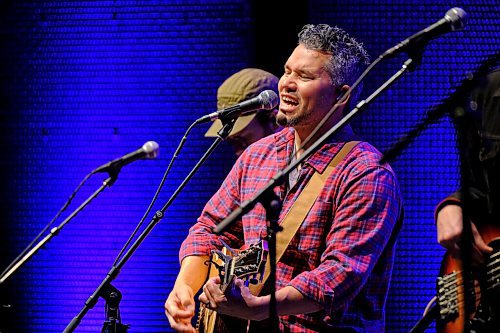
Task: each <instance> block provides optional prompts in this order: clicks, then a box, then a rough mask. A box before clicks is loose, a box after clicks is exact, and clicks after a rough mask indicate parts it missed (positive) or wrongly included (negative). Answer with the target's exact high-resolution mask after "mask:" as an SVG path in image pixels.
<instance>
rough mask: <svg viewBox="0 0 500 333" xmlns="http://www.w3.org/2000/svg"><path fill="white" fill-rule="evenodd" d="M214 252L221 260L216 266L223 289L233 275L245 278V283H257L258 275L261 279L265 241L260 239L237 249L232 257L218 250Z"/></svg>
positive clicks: (265, 247)
mask: <svg viewBox="0 0 500 333" xmlns="http://www.w3.org/2000/svg"><path fill="white" fill-rule="evenodd" d="M214 252H215V253H216V254H217V255H218V256H219V259H220V260H222V261H223V263H222V265H220V266H219V267H218V269H219V276H220V277H221V281H222V286H221V287H222V289H225V288H226V287H227V286H228V284H230V283H231V282H232V280H233V279H234V278H235V277H236V278H240V279H246V283H247V284H248V282H250V283H254V284H256V283H258V279H257V277H258V276H259V280H260V279H262V277H263V275H264V267H265V263H266V259H267V252H268V248H267V242H266V241H264V240H262V241H260V242H259V243H257V244H253V245H251V246H250V247H248V248H247V249H245V250H241V251H238V252H237V254H236V255H234V256H232V257H231V256H230V255H226V254H222V253H220V251H214ZM223 252H224V251H223ZM226 252H227V251H226ZM230 252H234V251H230Z"/></svg>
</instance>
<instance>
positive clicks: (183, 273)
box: [175, 256, 209, 294]
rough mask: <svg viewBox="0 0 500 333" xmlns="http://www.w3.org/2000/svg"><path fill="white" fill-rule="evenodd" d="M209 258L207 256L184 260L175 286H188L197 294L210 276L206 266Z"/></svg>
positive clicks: (190, 257) (189, 257)
mask: <svg viewBox="0 0 500 333" xmlns="http://www.w3.org/2000/svg"><path fill="white" fill-rule="evenodd" d="M208 259H209V257H207V256H188V257H185V258H184V259H183V260H182V263H181V269H180V270H179V274H178V275H177V279H176V281H175V284H176V285H178V284H180V283H182V284H184V285H188V286H189V287H191V289H192V290H193V294H196V293H197V292H198V290H200V288H201V287H202V286H203V284H204V283H205V281H206V279H207V276H208V266H207V265H205V261H207V260H208Z"/></svg>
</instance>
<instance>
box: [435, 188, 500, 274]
mask: <svg viewBox="0 0 500 333" xmlns="http://www.w3.org/2000/svg"><path fill="white" fill-rule="evenodd" d="M434 216H435V220H436V227H437V240H438V243H439V244H440V245H441V246H443V247H444V248H445V249H447V250H448V251H449V253H450V255H451V256H453V257H455V258H459V257H460V245H461V244H460V243H461V241H462V233H463V216H462V206H461V201H460V199H458V198H457V196H456V195H452V196H449V197H447V198H446V199H444V200H443V201H441V203H439V204H438V205H437V207H436V211H435V214H434ZM471 231H472V239H473V243H472V256H471V258H472V262H473V263H475V264H481V263H483V262H484V260H485V256H486V255H487V254H489V253H491V252H492V251H493V249H492V248H491V247H490V246H488V245H487V244H486V243H485V242H484V240H483V238H482V237H481V235H480V233H479V231H478V229H477V227H476V225H475V224H474V223H473V222H471Z"/></svg>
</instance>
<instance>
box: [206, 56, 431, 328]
mask: <svg viewBox="0 0 500 333" xmlns="http://www.w3.org/2000/svg"><path fill="white" fill-rule="evenodd" d="M412 57H414V56H413V55H412V56H411V57H410V58H408V59H407V60H406V61H405V62H404V64H403V66H402V68H401V69H400V70H399V71H397V72H396V73H395V74H394V75H393V76H391V77H390V78H389V79H388V80H387V81H386V82H384V83H383V84H382V85H381V86H380V87H379V88H378V89H377V90H376V91H374V92H373V93H372V94H371V95H370V96H369V97H368V98H367V99H366V100H363V101H361V102H359V103H358V104H357V105H356V107H355V108H354V109H352V110H351V111H350V112H349V113H348V114H347V115H345V116H344V117H343V118H342V119H341V120H340V121H339V122H338V123H337V124H335V125H334V126H333V127H332V128H331V129H329V130H328V131H327V132H326V133H325V134H323V135H322V136H321V137H320V138H319V139H318V140H317V141H316V142H314V143H313V144H312V145H311V146H310V147H309V148H308V149H307V150H305V151H304V153H303V154H302V155H301V156H300V157H298V158H297V159H295V160H294V161H293V162H291V163H290V164H289V165H288V166H287V167H286V168H285V169H284V170H282V171H281V172H278V174H276V175H275V176H274V177H273V178H271V180H270V181H269V183H268V184H267V185H266V186H265V187H264V188H263V189H262V190H260V191H259V192H258V193H257V194H256V195H255V196H254V197H253V198H252V199H250V200H247V201H245V202H243V203H242V204H241V205H240V207H238V208H237V209H236V210H234V211H233V212H232V213H231V214H229V216H228V217H226V218H225V219H224V220H223V221H221V223H219V224H218V225H217V226H216V227H215V228H214V229H213V231H214V233H215V234H221V233H222V232H224V230H225V229H226V228H227V227H228V226H229V225H231V224H232V223H234V222H235V221H237V220H238V219H239V218H240V217H241V216H242V215H244V214H246V213H248V212H249V211H250V210H251V209H252V208H253V207H254V206H255V205H256V204H257V203H258V202H261V203H262V204H263V205H264V207H268V206H271V204H266V201H268V198H269V197H270V196H272V195H274V192H273V190H272V189H273V188H274V187H276V186H279V185H281V184H283V182H284V181H285V180H286V179H287V175H288V174H289V173H290V172H291V171H292V170H294V169H295V168H297V166H298V165H299V164H301V163H302V162H303V161H304V160H305V159H306V158H308V157H309V156H310V155H312V154H313V153H314V152H315V151H317V150H318V149H319V148H320V147H321V146H322V145H324V144H325V143H326V142H327V140H328V138H330V137H331V136H332V135H334V134H335V133H337V132H338V131H339V130H340V129H341V128H343V127H344V126H345V125H347V124H348V123H349V122H350V121H351V119H352V118H353V117H354V116H356V115H357V114H358V113H360V112H361V111H364V110H365V109H366V108H367V106H368V105H369V104H370V103H371V101H372V100H374V99H375V98H376V97H378V96H379V95H380V93H382V92H383V91H384V90H386V89H387V88H388V87H390V86H391V85H392V84H393V83H395V82H396V81H397V79H399V78H400V77H401V76H402V75H403V74H404V73H405V72H406V71H407V70H409V71H413V70H414V69H415V66H416V65H417V64H418V63H420V57H421V54H419V55H418V56H417V58H418V59H417V60H416V61H414V60H413V59H412ZM333 107H336V106H333ZM266 210H267V209H266ZM268 214H269V213H268ZM270 223H271V222H270ZM271 229H272V228H271ZM276 230H277V229H276V228H274V229H272V230H271V232H270V235H269V236H270V241H269V257H270V258H269V260H271V266H270V267H271V272H270V275H269V281H270V284H271V285H270V289H271V295H270V296H271V301H270V305H269V315H270V320H271V322H272V324H273V329H274V330H275V331H276V332H278V331H279V326H278V325H279V319H278V315H277V309H276V295H275V290H276V262H275V258H274V259H273V258H271V255H272V254H273V255H275V254H276V248H275V246H276V240H275V231H276Z"/></svg>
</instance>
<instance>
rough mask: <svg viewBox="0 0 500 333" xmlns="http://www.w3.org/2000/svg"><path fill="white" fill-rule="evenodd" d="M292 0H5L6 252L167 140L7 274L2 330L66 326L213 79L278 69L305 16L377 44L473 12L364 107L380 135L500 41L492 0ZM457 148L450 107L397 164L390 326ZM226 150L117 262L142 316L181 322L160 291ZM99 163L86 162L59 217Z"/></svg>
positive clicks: (92, 317)
mask: <svg viewBox="0 0 500 333" xmlns="http://www.w3.org/2000/svg"><path fill="white" fill-rule="evenodd" d="M287 6H289V7H287V8H288V9H286V10H285V9H284V10H283V12H285V13H292V12H294V9H297V10H295V11H300V13H295V14H290V15H280V14H279V13H276V14H270V12H269V10H268V9H267V6H266V4H265V3H264V2H260V1H257V2H252V1H244V0H219V1H201V0H199V1H195V0H187V1H69V2H61V1H44V2H31V1H29V2H27V1H17V2H5V3H4V4H2V5H0V18H1V20H0V34H1V38H0V39H1V41H0V46H1V52H0V63H1V67H0V69H1V72H0V77H1V86H0V89H1V90H0V98H1V99H0V108H1V115H0V117H1V118H0V120H1V121H0V130H1V133H0V138H1V142H0V144H1V148H2V149H1V152H0V158H1V159H0V167H1V170H0V171H1V193H0V199H1V203H0V205H1V206H0V207H1V211H2V215H1V217H0V218H1V234H2V235H1V236H0V237H1V244H0V246H1V256H0V264H1V267H0V268H2V269H3V268H4V267H5V266H6V265H7V264H8V263H9V262H10V261H11V260H12V259H13V258H14V257H15V256H16V255H17V254H18V253H19V252H20V251H21V250H22V249H23V248H24V247H25V246H26V245H27V244H28V243H29V242H30V241H31V240H32V239H33V238H34V237H35V236H36V235H37V234H38V233H39V232H40V230H42V228H43V227H44V226H46V225H47V223H48V222H49V221H50V220H51V219H52V218H53V217H54V215H55V214H56V212H57V211H58V210H59V208H61V206H62V205H63V203H64V202H65V201H66V200H67V199H68V197H69V196H70V194H71V193H72V191H73V190H74V189H75V188H76V186H77V185H78V184H79V183H80V181H81V180H82V179H83V178H84V177H85V175H87V174H88V173H89V172H90V171H91V170H92V169H94V168H95V167H97V166H99V165H101V164H103V163H105V162H107V161H109V160H111V159H114V158H116V157H119V156H121V155H123V154H126V153H128V152H131V151H133V150H135V149H137V148H139V147H140V146H141V145H142V144H143V143H144V142H146V141H148V140H154V141H157V142H158V143H159V144H160V156H159V157H158V158H157V159H156V160H151V161H149V160H148V161H140V162H135V163H133V164H130V165H128V166H127V167H125V168H124V169H123V170H122V171H121V173H120V175H119V178H118V180H117V181H116V183H115V184H114V185H113V186H112V187H110V188H108V189H106V190H105V191H104V192H103V193H102V194H101V195H100V196H99V197H98V198H96V199H95V200H94V201H93V202H92V203H91V204H90V205H89V206H88V207H87V208H86V209H85V210H84V211H83V212H82V213H80V214H79V215H78V216H77V217H76V218H74V219H73V220H72V221H71V222H70V223H69V224H67V225H66V227H65V228H64V229H63V230H62V231H61V233H60V234H59V235H58V236H57V237H55V238H53V239H52V240H51V241H50V243H48V244H47V245H46V246H45V247H44V248H43V249H42V250H41V251H40V252H39V253H37V254H36V255H35V256H34V257H33V258H32V260H30V261H29V262H28V263H27V264H26V265H24V266H23V267H22V268H21V269H20V270H19V271H18V272H17V273H16V274H15V275H13V276H12V277H11V278H10V279H9V280H8V281H7V282H6V283H5V284H3V285H2V286H0V287H1V291H2V299H1V300H0V301H2V303H8V304H11V307H10V308H8V309H2V322H0V327H2V325H3V326H8V328H9V330H7V331H8V332H60V331H62V330H63V329H64V327H66V325H67V324H68V323H69V322H70V321H71V319H72V318H73V317H74V316H75V315H76V314H77V313H78V312H79V311H80V309H81V308H82V307H83V305H84V302H85V300H86V299H87V298H88V297H89V296H90V295H91V293H92V292H93V291H94V290H95V288H96V287H97V286H98V284H99V282H100V281H101V280H102V279H103V278H104V276H105V274H106V273H107V272H108V270H109V268H110V267H111V264H112V263H113V261H114V259H115V257H116V255H117V254H118V252H119V250H120V249H121V247H122V246H123V244H124V243H125V241H126V240H127V238H128V236H129V235H130V234H131V232H132V231H133V230H134V228H135V227H136V225H137V223H138V222H139V220H140V219H141V217H142V215H143V214H144V212H145V210H146V208H147V206H148V204H149V202H150V201H151V199H152V197H153V194H154V192H155V190H156V187H157V186H158V184H159V183H160V180H161V177H162V175H163V173H164V171H165V170H166V167H167V164H168V161H169V160H170V158H171V156H172V154H173V153H174V151H175V149H176V147H177V145H178V143H179V142H180V140H181V138H182V136H183V135H184V132H185V131H186V129H187V128H188V126H189V125H190V124H191V123H192V122H193V121H194V120H195V119H197V118H198V117H199V116H201V115H203V114H206V113H209V112H212V111H214V110H215V109H216V101H215V96H216V90H217V87H218V85H219V84H220V83H222V81H223V80H224V79H225V78H226V77H227V76H229V75H230V74H232V73H233V72H235V71H237V70H239V69H241V68H243V67H249V66H256V67H261V68H264V69H267V70H270V71H272V72H273V73H275V74H276V75H278V76H280V75H281V70H282V67H281V66H282V64H283V62H284V60H285V59H286V57H287V56H288V54H289V51H291V50H292V49H293V48H294V46H295V42H296V39H295V36H296V34H297V32H298V30H299V28H300V26H301V24H303V23H305V22H311V23H329V24H332V25H339V26H340V27H342V28H344V29H345V30H347V31H348V32H350V33H352V34H353V35H355V36H357V37H358V39H359V40H360V41H362V42H363V43H364V44H365V46H366V47H367V49H368V51H369V52H370V54H371V55H372V58H373V59H374V58H376V57H377V56H378V55H379V54H381V53H382V52H383V51H384V50H386V49H388V48H389V47H391V46H393V45H394V44H396V43H397V42H399V41H401V40H403V39H405V38H406V37H408V36H410V35H412V34H413V33H415V32H417V31H419V30H421V29H423V28H424V27H426V26H428V25H430V24H432V23H434V22H435V21H437V20H438V19H440V18H442V17H443V16H444V14H445V12H446V11H447V10H448V9H449V8H451V7H454V6H459V7H462V8H463V9H464V10H465V11H467V13H468V14H469V20H468V23H467V27H466V29H464V30H463V31H460V32H453V33H450V34H447V35H444V36H442V37H439V38H437V39H436V40H434V41H432V42H431V43H429V45H428V46H427V47H426V50H425V52H424V54H423V59H422V64H421V65H420V66H419V67H418V68H417V70H415V71H414V72H412V73H407V74H406V75H405V76H404V77H403V78H402V79H401V80H400V81H398V83H397V84H396V85H394V86H393V87H391V88H390V89H389V90H388V91H386V92H385V93H384V94H383V95H382V96H380V97H379V98H378V99H377V100H376V101H375V102H374V103H373V104H372V105H371V106H370V107H369V109H368V110H367V111H365V112H364V113H363V114H362V115H361V116H360V117H358V118H356V119H355V121H354V126H355V128H356V129H357V131H358V132H359V133H360V134H361V135H362V136H364V137H365V138H366V139H368V140H370V141H372V142H373V143H374V144H375V145H376V146H377V147H378V148H379V149H380V150H382V151H384V150H386V149H388V148H389V147H390V146H391V145H392V144H393V143H394V142H396V141H397V139H398V138H399V137H400V136H402V135H403V134H405V133H407V132H408V131H409V130H410V129H411V128H413V126H415V124H416V123H417V122H418V121H419V120H421V119H423V118H424V115H425V111H426V110H428V109H429V108H430V107H432V106H433V105H437V104H439V102H440V101H442V99H444V98H445V97H447V96H448V95H449V94H450V93H452V92H453V91H454V89H455V87H456V86H457V85H458V84H459V83H460V82H461V81H462V80H463V79H464V78H465V75H466V74H467V73H468V72H471V71H473V70H474V69H475V68H476V67H477V65H478V64H479V63H480V61H481V60H483V59H484V58H485V57H486V56H487V55H489V54H491V53H493V52H494V51H498V49H499V42H498V40H499V34H500V15H499V14H500V10H499V6H498V3H497V2H496V1H494V0H489V1H469V0H467V1H427V0H425V1H413V2H411V1H400V2H396V1H386V0H384V1H379V2H378V3H377V4H372V3H370V2H368V1H351V2H350V3H347V2H346V1H320V0H314V1H312V0H311V1H309V2H303V3H302V4H300V5H297V6H298V7H296V8H294V7H293V6H292V3H290V4H288V5H287ZM263 12H265V13H267V14H265V15H263ZM273 13H274V12H273ZM282 27H287V29H286V30H284V29H282ZM273 45H275V46H276V47H273ZM404 60H405V57H404V55H402V56H401V57H397V58H396V59H392V60H390V61H386V62H384V63H383V64H381V65H379V66H378V67H377V68H376V69H375V70H374V71H373V72H372V73H371V74H370V76H369V77H368V78H367V79H366V81H365V82H366V83H365V94H364V95H363V96H364V97H366V96H368V94H369V93H371V92H372V91H373V90H374V89H376V88H377V87H378V86H379V85H380V84H381V83H382V82H384V81H385V80H386V79H387V78H388V77H389V76H390V75H392V74H393V73H394V72H395V71H397V70H399V68H400V67H401V65H402V63H403V61H404ZM207 127H208V125H205V126H198V127H195V128H194V130H193V131H192V132H191V133H190V134H189V136H188V140H187V142H186V144H185V147H184V148H183V150H182V152H181V154H180V156H179V157H178V159H177V161H176V162H175V164H174V167H173V169H172V171H171V173H170V175H169V176H168V178H167V181H166V185H165V187H164V189H163V191H162V192H161V194H160V198H159V200H158V202H157V204H156V205H155V207H154V209H153V211H155V210H158V209H159V208H161V207H162V206H163V204H164V203H165V202H166V201H167V200H168V198H169V197H170V195H171V194H172V193H173V191H174V190H175V189H176V187H177V186H178V185H179V184H180V182H181V181H182V180H183V179H184V177H185V176H186V175H187V173H188V172H189V170H190V169H191V168H192V167H193V166H194V165H195V163H196V162H197V161H198V159H199V158H200V157H201V156H202V154H203V152H204V151H205V150H206V149H207V148H208V147H209V145H210V144H211V142H212V140H210V139H207V138H204V137H203V134H204V132H205V131H206V129H207ZM457 161H458V159H457V156H456V149H455V133H454V130H453V126H452V125H451V122H450V120H449V119H448V118H443V119H441V120H440V121H438V122H437V123H435V124H433V125H432V126H430V127H429V128H427V129H426V130H425V131H424V132H423V133H422V134H421V135H420V136H419V137H418V138H417V139H416V140H415V141H414V142H413V143H412V144H411V145H410V146H409V147H408V149H406V150H405V151H404V152H403V153H402V154H401V155H400V156H398V157H397V158H396V159H395V160H394V161H393V162H392V163H391V164H392V165H393V167H394V169H395V170H396V172H397V174H398V177H399V180H400V183H401V187H402V189H403V193H404V200H405V208H406V220H405V224H404V227H403V230H402V233H401V236H400V239H399V243H398V252H397V258H396V267H395V271H394V275H393V282H392V286H391V293H390V297H389V299H388V306H387V320H388V332H407V331H408V330H409V329H410V328H411V327H412V326H413V325H414V324H415V323H416V321H417V320H418V319H419V317H420V316H421V314H422V311H423V310H424V308H425V305H426V304H427V302H428V301H429V300H430V299H431V298H432V297H433V296H434V294H435V290H434V284H435V279H436V276H437V274H438V271H439V264H440V261H441V257H442V255H443V254H444V251H443V250H442V249H441V248H440V247H439V246H438V245H437V244H436V236H435V228H434V223H433V211H434V206H435V204H436V203H437V202H438V201H439V200H440V199H441V198H442V197H443V196H445V195H447V194H448V193H450V192H452V191H453V190H454V189H455V188H456V186H457V185H458V179H459V175H458V169H459V168H458V163H457ZM232 162H233V156H232V153H231V152H230V150H229V149H228V147H227V146H225V145H222V146H220V147H219V149H218V150H217V151H216V152H215V153H214V155H212V156H211V157H210V158H209V160H208V161H207V162H206V163H205V164H204V165H203V167H202V168H201V169H200V170H199V171H198V172H197V173H196V175H195V176H194V178H193V179H192V180H191V182H190V183H189V184H188V186H187V187H186V188H185V189H184V190H183V191H182V192H181V194H180V195H179V196H178V197H177V199H176V200H175V201H174V203H173V204H172V205H171V206H170V207H169V209H168V210H167V212H166V215H165V217H164V219H163V220H162V221H161V223H160V224H158V225H157V226H156V227H155V229H154V230H153V232H152V233H151V234H150V235H149V237H148V238H147V239H146V241H145V242H144V243H143V244H142V246H141V247H140V248H139V250H138V251H137V252H136V253H135V255H134V256H133V257H132V258H131V260H130V261H129V262H128V263H127V265H126V266H125V267H124V269H123V270H122V272H121V273H120V274H119V276H118V278H117V279H116V281H115V283H114V285H115V286H116V287H118V288H119V289H120V290H121V292H122V293H123V295H124V296H123V300H122V302H121V306H120V308H121V313H122V317H123V319H124V322H125V323H127V324H130V325H131V330H130V331H131V332H169V331H170V328H169V326H168V323H167V320H166V318H165V316H164V314H163V302H164V300H165V298H166V296H167V295H168V292H169V290H170V288H171V286H172V284H173V282H174V279H175V276H176V273H177V270H178V267H179V264H178V258H177V251H178V248H179V245H180V243H181V241H182V240H183V238H184V237H185V235H186V234H187V230H188V228H189V227H190V226H191V225H192V224H193V222H194V221H195V219H196V217H197V216H198V214H199V213H200V210H201V209H202V208H203V205H204V203H205V202H206V200H207V199H208V198H209V197H210V195H211V194H212V193H213V192H214V191H215V190H216V189H217V187H218V186H219V184H220V182H221V181H222V179H223V177H224V175H225V174H226V173H227V171H228V169H229V167H230V166H231V164H232ZM104 179H105V175H95V176H93V177H92V178H91V179H90V180H89V181H88V182H87V183H86V184H85V186H84V187H83V188H82V189H81V190H80V191H79V192H78V194H77V196H76V197H75V198H74V200H73V203H72V205H71V206H70V207H69V208H68V209H67V211H66V212H65V213H64V214H63V215H62V217H61V219H59V220H58V221H57V222H56V225H57V224H58V223H60V222H61V221H62V220H63V218H65V217H66V216H67V215H68V214H69V213H70V212H71V211H73V210H74V209H75V208H76V207H77V206H78V205H80V204H81V203H82V202H83V200H85V199H86V198H87V197H88V196H90V195H91V193H93V192H94V191H95V190H96V189H97V188H98V187H99V186H100V185H101V184H102V181H103V180H104ZM150 219H151V214H150V216H148V218H147V219H146V221H147V222H149V221H150ZM103 321H104V302H103V301H102V300H100V301H99V302H98V303H97V305H96V306H95V307H94V308H93V309H92V310H90V311H89V312H88V313H87V315H86V316H85V318H84V319H83V321H82V322H81V324H80V325H79V327H78V330H77V332H96V331H99V330H100V329H101V327H102V323H103Z"/></svg>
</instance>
